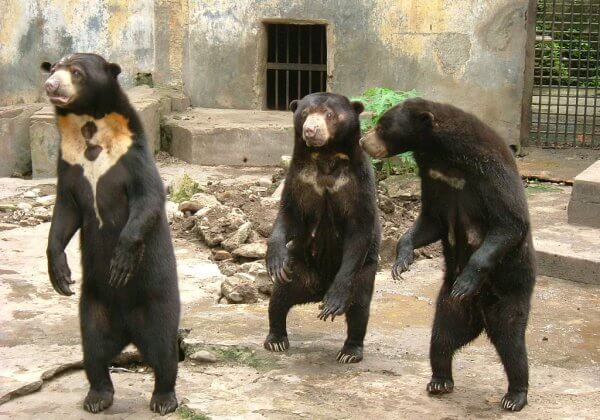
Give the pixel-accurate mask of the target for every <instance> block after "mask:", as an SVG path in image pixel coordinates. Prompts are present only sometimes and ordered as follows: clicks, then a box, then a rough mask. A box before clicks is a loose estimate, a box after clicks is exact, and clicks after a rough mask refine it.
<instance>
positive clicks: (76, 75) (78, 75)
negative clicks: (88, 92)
mask: <svg viewBox="0 0 600 420" xmlns="http://www.w3.org/2000/svg"><path fill="white" fill-rule="evenodd" d="M71 74H72V75H73V76H74V77H75V78H77V79H79V78H80V77H81V72H80V71H79V70H77V69H73V71H72V72H71Z"/></svg>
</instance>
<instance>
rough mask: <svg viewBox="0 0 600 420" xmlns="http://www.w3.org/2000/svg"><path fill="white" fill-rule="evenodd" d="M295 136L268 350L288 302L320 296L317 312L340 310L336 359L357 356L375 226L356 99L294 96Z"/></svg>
mask: <svg viewBox="0 0 600 420" xmlns="http://www.w3.org/2000/svg"><path fill="white" fill-rule="evenodd" d="M290 109H291V110H292V111H293V112H294V130H295V141H294V151H293V155H292V161H291V165H290V169H289V172H288V174H287V177H286V180H285V186H284V189H283V193H282V198H281V205H280V209H279V213H278V215H277V219H276V221H275V225H274V228H273V233H272V235H271V237H270V238H269V242H268V250H267V268H268V271H269V274H270V276H271V278H272V279H273V280H274V281H275V287H274V290H273V294H272V296H271V300H270V303H269V335H268V336H267V339H266V341H265V343H264V346H265V348H266V349H267V350H270V351H284V350H287V349H288V348H289V340H288V336H287V328H286V319H287V315H288V312H289V310H290V309H291V308H292V306H294V305H298V304H303V303H308V302H319V301H322V303H321V307H320V310H321V311H320V313H319V318H320V319H322V320H327V319H328V318H329V317H331V320H332V321H333V319H334V318H335V317H336V316H339V315H342V314H345V315H346V322H347V324H348V335H347V339H346V342H345V343H344V346H343V347H342V349H341V350H340V352H339V353H338V355H337V360H338V361H339V362H340V363H356V362H360V361H361V360H362V358H363V340H364V337H365V334H366V331H367V323H368V320H369V310H370V303H371V297H372V294H373V284H374V280H375V273H376V271H377V261H378V251H379V242H380V227H379V221H378V214H377V204H376V201H375V200H376V199H375V197H376V190H375V177H374V174H373V169H372V167H371V163H370V161H369V159H368V157H367V156H366V154H365V153H364V152H363V151H362V150H361V148H360V146H359V144H358V142H359V139H360V125H359V119H358V116H359V114H360V113H361V112H362V110H363V105H362V104H361V103H360V102H350V101H349V100H348V98H346V97H344V96H341V95H335V94H331V93H315V94H311V95H308V96H306V97H304V98H303V99H302V100H295V101H292V102H291V104H290Z"/></svg>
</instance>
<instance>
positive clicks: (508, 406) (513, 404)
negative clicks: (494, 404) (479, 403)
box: [500, 392, 527, 411]
mask: <svg viewBox="0 0 600 420" xmlns="http://www.w3.org/2000/svg"><path fill="white" fill-rule="evenodd" d="M500 405H501V406H502V408H503V409H505V410H508V411H521V410H522V409H523V407H525V405H527V393H526V392H507V393H506V395H505V396H504V397H503V398H502V401H501V402H500Z"/></svg>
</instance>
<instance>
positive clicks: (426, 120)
mask: <svg viewBox="0 0 600 420" xmlns="http://www.w3.org/2000/svg"><path fill="white" fill-rule="evenodd" d="M419 121H421V122H422V123H423V124H424V125H425V126H426V127H433V122H434V121H435V117H434V115H433V114H432V113H431V112H429V111H422V112H421V113H419Z"/></svg>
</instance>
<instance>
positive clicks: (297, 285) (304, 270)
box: [263, 261, 323, 352]
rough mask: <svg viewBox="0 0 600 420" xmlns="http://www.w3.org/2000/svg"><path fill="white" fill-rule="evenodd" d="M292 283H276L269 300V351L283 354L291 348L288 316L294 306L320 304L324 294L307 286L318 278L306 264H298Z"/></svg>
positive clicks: (266, 345) (267, 347)
mask: <svg viewBox="0 0 600 420" xmlns="http://www.w3.org/2000/svg"><path fill="white" fill-rule="evenodd" d="M293 268H294V273H293V277H292V280H291V282H289V283H275V287H274V288H273V294H272V296H271V299H270V300H269V334H268V335H267V338H266V339H265V342H264V344H263V346H264V348H265V349H267V350H268V351H273V352H282V351H285V350H287V349H289V348H290V342H289V340H288V336H287V316H288V313H289V311H290V309H291V308H292V306H294V305H300V304H303V303H309V302H318V301H320V300H321V299H322V298H323V295H322V293H317V292H313V291H311V290H310V289H309V287H307V284H314V283H315V281H316V277H313V278H305V277H307V276H316V274H314V273H312V272H311V271H310V270H309V269H308V267H306V265H305V264H302V263H300V262H299V261H298V262H296V264H295V266H294V267H293Z"/></svg>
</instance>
